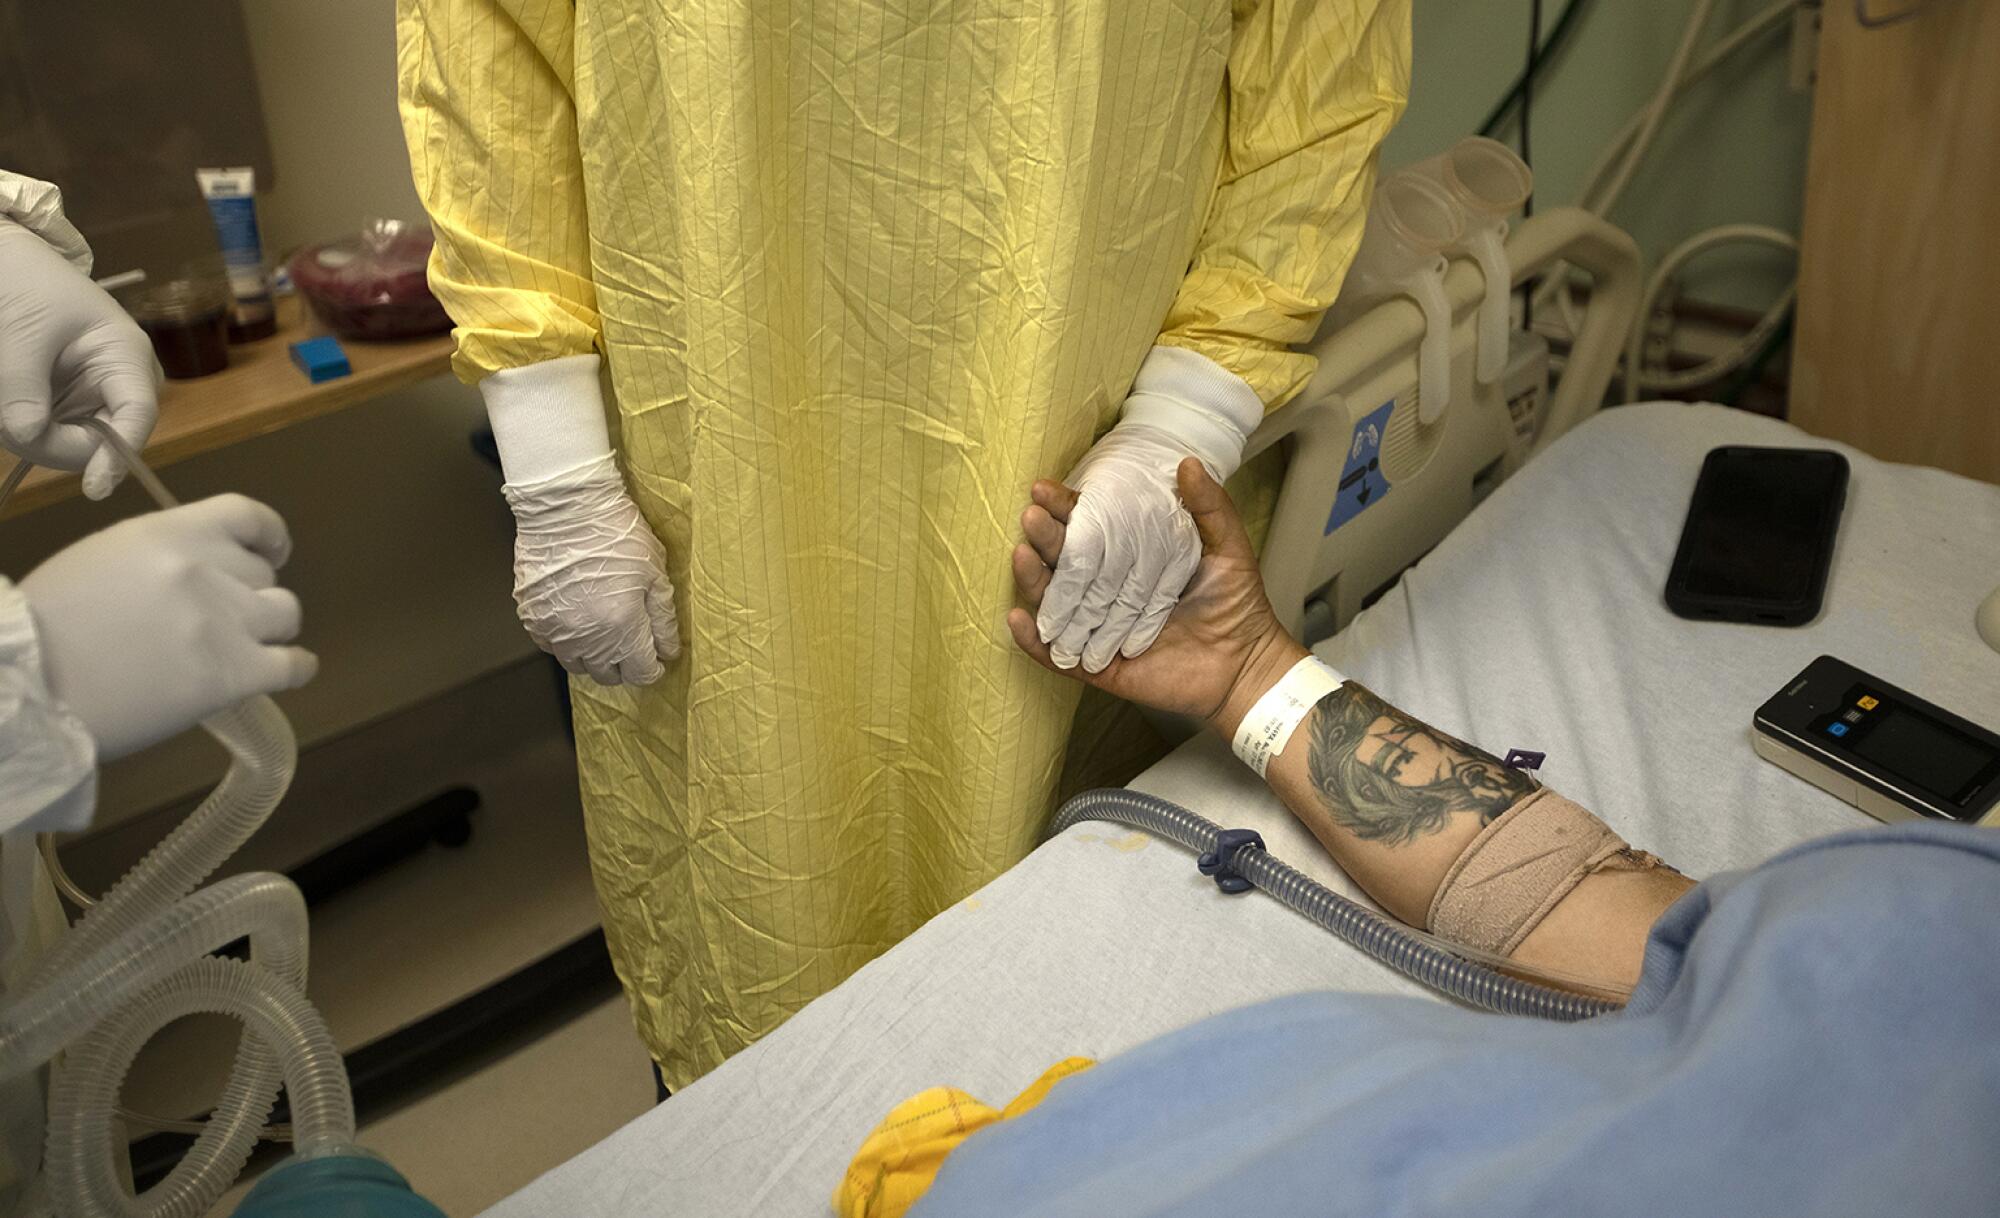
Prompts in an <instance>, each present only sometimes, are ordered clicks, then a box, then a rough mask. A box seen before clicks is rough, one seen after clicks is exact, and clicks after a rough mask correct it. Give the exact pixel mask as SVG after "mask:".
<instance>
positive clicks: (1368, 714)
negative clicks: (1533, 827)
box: [1306, 681, 1535, 845]
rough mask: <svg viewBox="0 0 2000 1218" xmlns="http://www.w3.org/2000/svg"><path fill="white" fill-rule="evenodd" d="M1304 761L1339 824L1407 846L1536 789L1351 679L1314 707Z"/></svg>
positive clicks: (1485, 816)
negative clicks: (1457, 819) (1455, 821)
mask: <svg viewBox="0 0 2000 1218" xmlns="http://www.w3.org/2000/svg"><path fill="white" fill-rule="evenodd" d="M1311 718H1312V723H1311V726H1310V728H1309V729H1308V730H1309V732H1310V747H1309V749H1308V751H1307V754H1306V763H1307V766H1308V770H1309V772H1310V774H1311V776H1312V784H1313V788H1314V790H1315V791H1317V792H1318V794H1319V800H1320V803H1321V804H1322V805H1324V806H1325V808H1326V810H1327V813H1328V814H1329V815H1331V816H1332V817H1333V819H1334V822H1335V823H1336V824H1338V825H1340V826H1341V827H1342V828H1345V829H1347V830H1349V831H1350V832H1352V833H1353V834H1354V835H1355V836H1357V837H1359V838H1361V839H1362V840H1363V841H1371V842H1387V843H1389V844H1390V845H1405V844H1407V843H1409V842H1413V841H1415V840H1416V839H1417V838H1419V837H1422V836H1423V835H1424V834H1426V833H1436V832H1437V831H1438V830H1440V829H1443V828H1444V827H1445V825H1447V824H1448V823H1450V821H1451V818H1452V817H1453V816H1455V815H1458V814H1460V813H1473V814H1476V815H1477V816H1478V817H1479V822H1480V823H1481V824H1482V825H1483V824H1488V823H1490V822H1492V821H1493V820H1494V819H1495V818H1496V817H1498V816H1499V815H1500V814H1501V813H1502V812H1505V811H1506V810H1507V809H1508V808H1509V807H1510V806H1512V805H1513V804H1514V802H1515V801H1516V800H1519V799H1520V798H1521V797H1522V796H1523V795H1526V794H1528V793H1529V792H1530V791H1532V790H1534V789H1535V784H1534V781H1533V780H1532V779H1531V778H1529V777H1528V775H1527V774H1526V773H1524V772H1523V771H1520V770H1510V769H1508V768H1507V767H1506V766H1504V765H1502V764H1500V761H1499V759H1498V758H1495V757H1493V756H1492V755H1491V754H1488V753H1484V752H1481V751H1480V750H1478V749H1476V748H1473V747H1472V746H1471V745H1469V744H1467V743H1465V742H1464V741H1463V740H1458V739H1455V738H1453V737H1451V736H1447V735H1445V734H1444V733H1443V732H1440V731H1438V730H1436V729H1435V728H1431V727H1427V726H1425V725H1424V724H1422V723H1419V722H1417V721H1416V720H1415V719H1412V718H1410V717H1409V716H1408V715H1406V714H1404V713H1403V712H1402V711H1399V710H1397V709H1396V708H1395V707H1393V706H1390V705H1389V704H1388V703H1386V702H1384V701H1382V699H1380V698H1378V697H1376V696H1375V695H1374V694H1372V693H1370V692H1368V691H1367V690H1366V689H1363V688H1362V687H1361V686H1360V685H1357V684H1355V683H1354V682H1352V681H1350V682H1348V683H1347V684H1346V685H1343V686H1341V687H1340V688H1339V689H1337V690H1335V691H1333V692H1332V693H1330V694H1328V695H1327V696H1326V697H1325V698H1322V699H1321V700H1320V703H1319V705H1318V706H1317V707H1315V708H1313V712H1312V716H1311Z"/></svg>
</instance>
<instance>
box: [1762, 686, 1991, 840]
mask: <svg viewBox="0 0 2000 1218" xmlns="http://www.w3.org/2000/svg"><path fill="white" fill-rule="evenodd" d="M1752 726H1753V727H1754V729H1755V730H1754V731H1753V733H1752V735H1751V741H1752V743H1753V744H1754V745H1755V747H1756V749H1757V754H1758V755H1759V756H1761V757H1763V758H1764V759H1766V760H1767V761H1771V762H1775V763H1776V764H1777V765H1779V766H1782V767H1783V768H1785V769H1787V770H1789V771H1791V772H1792V773H1793V774H1796V775H1798V776H1799V777H1800V778H1803V779H1805V780H1806V781H1807V782H1810V783H1812V784H1813V785H1814V786H1817V787H1819V788H1821V789H1823V790H1825V791H1827V792H1829V793H1830V794H1833V795H1836V796H1839V797H1840V798H1841V799H1843V800H1846V801H1847V802H1848V803H1851V804H1853V805H1854V806H1855V807H1857V808H1859V809H1861V810H1862V811H1863V812H1866V813H1868V814H1869V815H1870V816H1873V817H1875V818H1876V819H1877V820H1885V821H1895V820H1908V819H1910V818H1912V817H1918V816H1927V817H1930V818H1932V819H1935V820H1946V821H1955V822H1958V823H1960V824H1980V825H2000V735H1996V734H1994V733H1993V732H1991V731H1989V730H1988V729H1986V728H1983V727H1981V726H1979V725H1978V724H1976V723H1973V722H1971V721H1970V720H1968V719H1963V718H1961V717H1959V716H1957V715H1954V714H1952V713H1951V712H1950V711H1948V710H1945V709H1944V708H1942V707H1940V706H1937V705H1935V704H1934V703H1931V702H1927V701H1925V700H1924V699H1922V698H1919V697H1917V696H1916V695H1915V694H1912V693H1909V692H1907V691H1905V690H1902V689H1898V688H1897V687H1896V686H1894V685H1891V684H1889V683H1888V682H1887V681H1884V680H1882V679H1881V678H1879V677H1876V676H1873V675H1871V674H1869V673H1866V672H1863V671H1862V670H1860V669H1858V668H1856V667H1854V666H1853V665H1852V664H1847V663H1844V662H1842V661H1840V660H1837V659H1834V658H1833V657H1832V656H1821V657H1819V658H1818V659H1816V660H1814V661H1813V662H1812V663H1811V664H1809V665H1807V666H1806V669H1805V671H1804V672H1802V673H1800V674H1799V675H1798V676H1796V677H1794V678H1792V680H1791V681H1789V682H1787V683H1786V685H1785V688H1784V689H1782V690H1780V691H1779V692H1778V693H1776V694H1775V695H1773V696H1772V697H1771V699H1770V701H1768V702H1766V703H1764V705H1763V706H1762V707H1760V708H1758V711H1757V714H1756V717H1755V719H1754V721H1753V724H1752Z"/></svg>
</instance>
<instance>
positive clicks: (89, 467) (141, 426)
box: [0, 219, 160, 499]
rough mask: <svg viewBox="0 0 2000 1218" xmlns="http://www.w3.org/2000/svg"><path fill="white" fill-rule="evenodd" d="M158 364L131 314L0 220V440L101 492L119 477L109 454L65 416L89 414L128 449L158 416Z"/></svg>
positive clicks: (43, 245)
mask: <svg viewBox="0 0 2000 1218" xmlns="http://www.w3.org/2000/svg"><path fill="white" fill-rule="evenodd" d="M159 409H160V408H159V364H158V362H157V361H156V360H155V359H154V357H153V347H152V344H151V342H149V341H148V340H147V338H146V334H145V332H144V331H143V330H141V329H139V325H138V323H137V322H135V321H133V320H132V319H131V317H129V316H128V315H127V314H126V313H125V310H123V309H121V308H119V307H118V302H116V301H114V300H112V299H111V297H110V295H109V294H108V293H106V292H105V291H104V289H102V288H100V287H98V286H97V285H96V284H94V283H92V282H91V281H90V279H89V278H88V277H87V276H86V275H85V274H84V273H83V272H81V271H79V270H78V269H77V268H76V267H75V266H74V265H72V264H71V263H70V262H69V261H68V260H66V259H65V258H64V257H63V255H61V254H60V253H57V252H56V250H55V249H54V248H53V247H51V246H50V245H49V244H48V243H47V242H46V241H44V240H43V239H42V238H40V237H38V236H36V235H35V234H34V233H32V232H30V231H28V230H27V229H25V228H23V227H21V226H20V225H18V224H15V223H13V222H11V221H9V220H4V219H0V444H5V445H6V447H7V448H9V449H11V450H12V451H13V452H14V453H15V454H16V455H17V456H20V457H24V458H26V459H27V460H30V461H33V462H34V463H35V464H36V465H46V466H50V467H52V468H55V469H64V470H82V471H83V493H84V494H85V495H87V496H89V497H90V498H92V499H102V498H104V497H105V496H106V495H108V494H110V493H111V490H112V488H113V487H115V486H117V485H118V482H119V479H121V478H123V477H124V476H125V466H124V463H123V462H121V461H120V460H119V459H118V456H117V454H116V453H113V452H111V451H109V450H108V449H107V450H105V451H99V445H100V444H101V441H100V440H99V439H98V437H97V435H96V433H94V432H91V431H89V430H87V429H85V428H83V427H80V426H78V425H76V424H75V423H72V422H57V421H56V420H58V419H74V418H76V417H78V416H80V415H86V414H93V413H94V414H98V415H100V416H102V417H103V418H104V419H105V420H106V421H107V422H109V423H110V424H111V426H112V427H113V429H115V430H116V431H117V432H118V434H119V435H120V436H122V437H124V439H125V442H126V443H128V444H130V445H131V446H132V447H133V448H134V449H139V448H143V447H145V444H146V438H147V437H148V436H150V435H152V433H153V422H154V420H155V419H157V418H158V417H159Z"/></svg>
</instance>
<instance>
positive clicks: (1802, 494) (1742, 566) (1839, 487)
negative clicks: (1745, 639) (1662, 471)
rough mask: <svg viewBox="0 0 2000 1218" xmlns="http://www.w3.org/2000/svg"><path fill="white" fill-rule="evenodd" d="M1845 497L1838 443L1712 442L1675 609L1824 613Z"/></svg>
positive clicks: (1806, 616) (1714, 616) (1785, 618)
mask: <svg viewBox="0 0 2000 1218" xmlns="http://www.w3.org/2000/svg"><path fill="white" fill-rule="evenodd" d="M1846 499H1847V458H1845V457H1843V456H1841V455H1840V454H1839V453H1837V452H1829V451H1826V450H1824V449H1811V448H1751V447H1747V446H1743V445H1728V446H1725V447H1722V448H1718V449H1715V450H1713V451H1711V452H1710V453H1709V454H1708V457H1707V459H1706V460H1704V461H1703V462H1702V464H1701V477H1700V478H1699V479H1697V480H1696V482H1695V487H1694V498H1693V499H1692V500H1691V501H1690V502H1689V503H1688V514H1687V522H1686V524H1684V525H1683V526H1682V527H1681V543H1680V548H1679V549H1677V550H1676V551H1675V552H1674V565H1673V570H1672V572H1671V573H1670V574H1669V575H1668V576H1667V608H1669V609H1671V610H1673V611H1674V612H1675V613H1677V614H1679V615H1680V616H1682V617H1686V618H1696V619H1710V620H1720V621H1729V622H1754V623H1757V624H1760V625H1766V626H1803V625H1804V624H1806V623H1807V622H1809V621H1811V620H1812V619H1813V618H1814V617H1816V616H1818V614H1819V607H1820V600H1821V598H1822V597H1823V596H1824V594H1825V591H1826V573H1827V568H1828V567H1829V566H1831V565H1832V562H1833V542H1834V537H1835V535H1836V534H1837V533H1838V532H1839V529H1840V509H1841V507H1842V505H1843V504H1844V503H1845V502H1846Z"/></svg>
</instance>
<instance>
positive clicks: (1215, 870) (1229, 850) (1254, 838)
mask: <svg viewBox="0 0 2000 1218" xmlns="http://www.w3.org/2000/svg"><path fill="white" fill-rule="evenodd" d="M1245 846H1255V847H1257V849H1259V850H1262V849H1263V848H1264V835H1263V834H1261V833H1259V832H1257V831H1256V830H1255V829H1222V830H1218V831H1217V832H1216V835H1215V849H1213V850H1211V851H1209V852H1208V853H1207V854H1204V855H1202V856H1201V857H1200V858H1198V859H1196V860H1195V863H1194V865H1195V867H1196V868H1198V869H1199V870H1200V871H1201V873H1202V874H1203V875H1206V876H1213V877H1214V879H1215V886H1216V887H1217V888H1220V889H1221V890H1222V891H1224V892H1226V893H1228V894H1230V895H1231V896H1235V895H1236V894H1237V893H1239V892H1249V891H1250V881H1249V880H1246V879H1244V878H1243V877H1242V876H1240V875H1238V874H1237V873H1236V852H1237V851H1238V850H1241V849H1243V847H1245Z"/></svg>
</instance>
